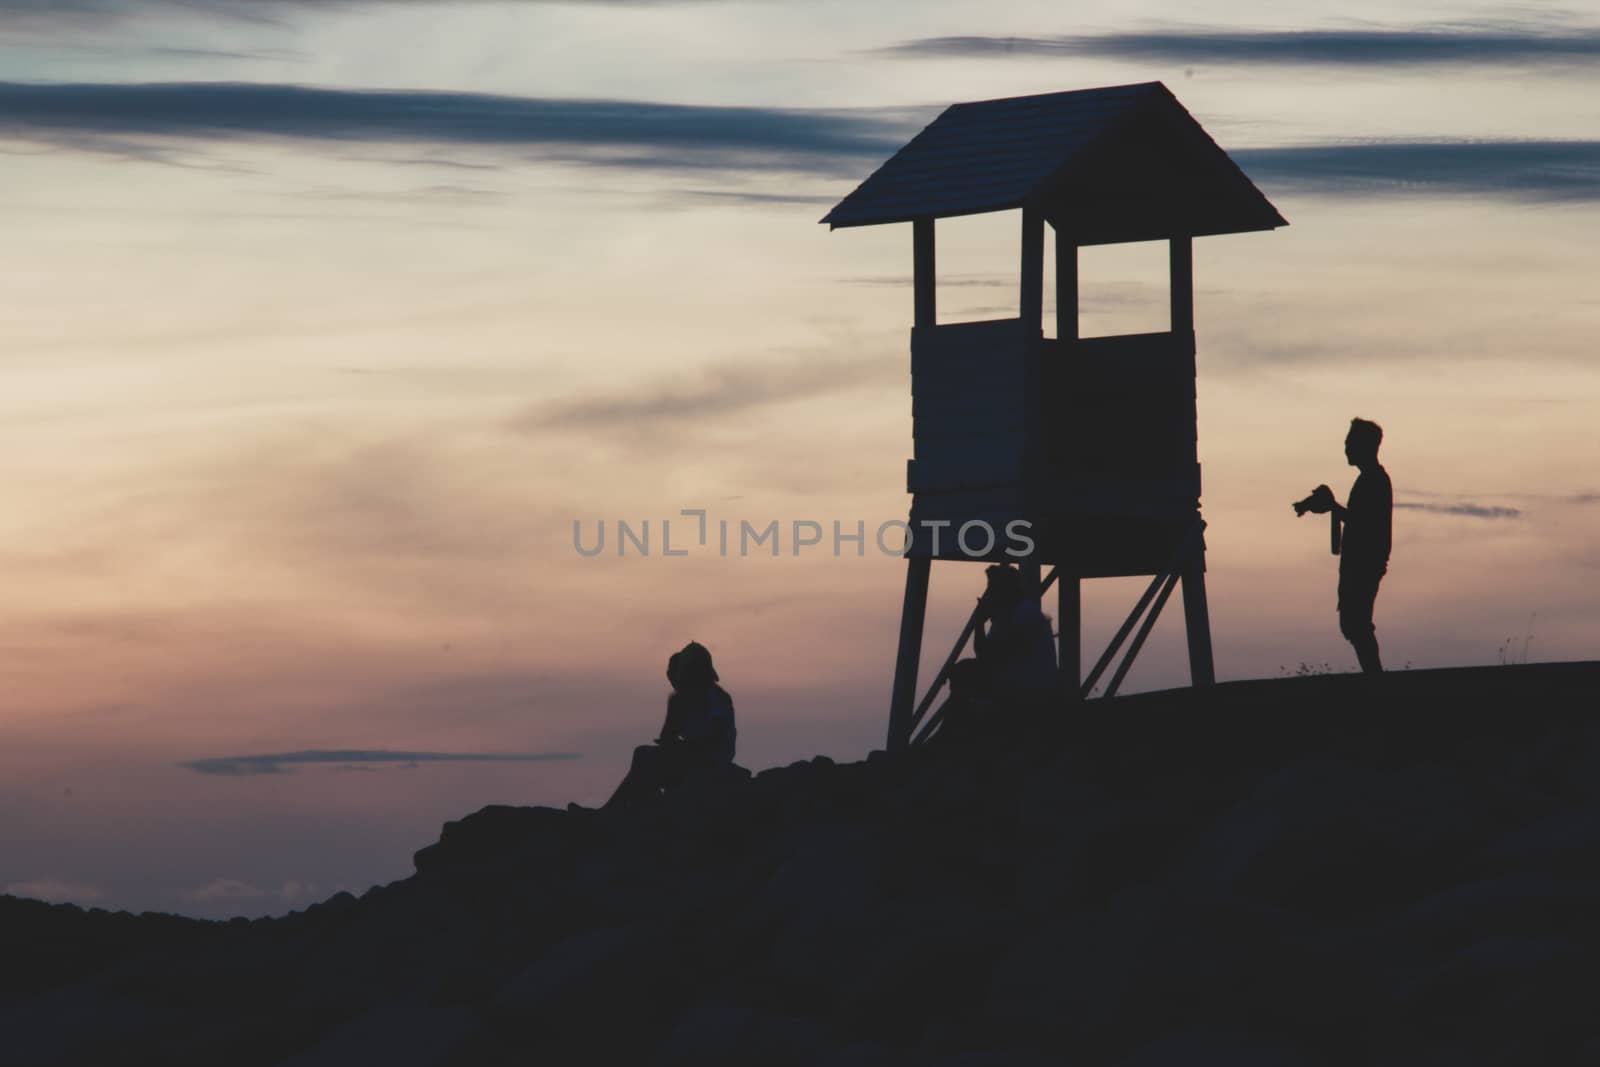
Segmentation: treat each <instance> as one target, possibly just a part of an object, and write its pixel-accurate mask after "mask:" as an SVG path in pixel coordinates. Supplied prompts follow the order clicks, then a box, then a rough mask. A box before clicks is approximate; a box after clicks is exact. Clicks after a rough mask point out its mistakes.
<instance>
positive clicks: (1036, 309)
mask: <svg viewBox="0 0 1600 1067" xmlns="http://www.w3.org/2000/svg"><path fill="white" fill-rule="evenodd" d="M1021 303H1022V312H1021V314H1022V330H1023V333H1024V335H1025V336H1028V337H1032V336H1034V335H1035V334H1037V333H1038V332H1039V330H1040V328H1041V326H1042V325H1043V322H1044V216H1043V215H1041V214H1039V212H1038V211H1036V210H1034V209H1033V208H1027V207H1025V208H1023V209H1022V301H1021Z"/></svg>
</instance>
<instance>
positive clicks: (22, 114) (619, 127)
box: [0, 82, 914, 174]
mask: <svg viewBox="0 0 1600 1067" xmlns="http://www.w3.org/2000/svg"><path fill="white" fill-rule="evenodd" d="M907 123H908V119H907V116H906V115H905V114H903V113H900V112H866V111H844V110H841V111H824V110H802V109H788V108H768V107H699V106H691V105H680V104H660V103H648V102H643V101H633V100H563V99H552V98H540V97H518V96H497V95H490V94H484V93H456V92H419V91H409V90H356V89H326V88H312V87H306V86H298V85H264V84H243V83H198V82H196V83H187V82H185V83H157V84H145V85H110V84H74V85H65V84H60V85H49V84H46V85H30V84H22V83H17V82H0V136H9V137H12V138H17V139H22V140H27V141H33V142H39V143H45V144H49V145H52V146H55V147H63V148H76V149H83V150H92V151H113V152H117V153H119V154H121V153H123V152H125V151H126V146H127V145H128V144H129V143H130V142H132V143H134V144H142V143H144V142H146V141H148V140H154V141H156V143H157V144H158V145H159V144H160V143H161V142H162V141H165V140H179V141H188V142H196V141H201V142H216V141H248V140H275V139H291V140H295V139H297V140H310V141H336V142H339V143H341V144H344V145H351V146H354V145H369V144H379V143H384V144H408V145H451V146H477V147H480V148H496V149H501V150H509V151H513V152H516V153H518V154H521V155H524V156H531V157H533V158H540V159H553V160H559V161H566V162H577V163H587V164H591V165H599V166H614V167H648V168H652V169H662V168H666V169H684V170H695V169H744V170H756V171H766V170H787V171H807V172H816V173H826V174H856V173H857V172H859V171H860V169H861V167H862V165H863V163H865V162H868V161H877V160H879V159H881V158H882V157H883V156H885V155H887V154H888V153H889V152H892V151H893V150H894V149H895V148H897V147H899V144H900V142H901V141H902V140H903V135H904V134H905V133H906V131H907V129H908V128H911V129H914V124H913V125H912V126H909V127H908V124H907Z"/></svg>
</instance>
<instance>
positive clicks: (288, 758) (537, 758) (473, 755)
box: [178, 748, 583, 775]
mask: <svg viewBox="0 0 1600 1067" xmlns="http://www.w3.org/2000/svg"><path fill="white" fill-rule="evenodd" d="M582 758H583V754H582V753H579V752H498V753H496V752H393V751H389V750H388V749H381V748H372V749H361V748H338V749H304V750H302V751H299V752H272V753H267V754H265V755H260V756H218V757H215V758H213V759H198V760H187V761H185V762H183V763H180V764H178V766H180V767H184V768H186V769H188V770H191V771H199V772H200V773H201V774H220V775H244V774H282V773H284V766H285V765H286V764H296V763H312V764H315V763H331V764H359V763H483V762H511V763H533V762H544V761H550V760H575V759H582Z"/></svg>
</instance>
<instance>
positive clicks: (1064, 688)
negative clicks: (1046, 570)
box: [1056, 564, 1083, 707]
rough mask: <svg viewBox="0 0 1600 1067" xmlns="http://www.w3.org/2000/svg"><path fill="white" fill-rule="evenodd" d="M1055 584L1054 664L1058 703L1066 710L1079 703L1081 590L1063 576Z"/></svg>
mask: <svg viewBox="0 0 1600 1067" xmlns="http://www.w3.org/2000/svg"><path fill="white" fill-rule="evenodd" d="M1057 566H1065V564H1058V565H1057ZM1056 582H1057V586H1056V665H1057V672H1058V673H1059V674H1060V675H1061V702H1062V703H1063V704H1065V705H1067V706H1069V707H1070V706H1073V705H1076V704H1080V703H1082V701H1083V696H1082V694H1081V693H1079V692H1078V687H1079V686H1080V685H1082V684H1083V601H1082V587H1081V586H1080V585H1079V584H1078V582H1079V580H1078V579H1077V578H1075V577H1066V576H1063V577H1060V578H1057V579H1056Z"/></svg>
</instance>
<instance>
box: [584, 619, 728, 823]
mask: <svg viewBox="0 0 1600 1067" xmlns="http://www.w3.org/2000/svg"><path fill="white" fill-rule="evenodd" d="M667 681H668V682H670V683H672V695H671V696H669V697H668V698H667V717H666V721H665V722H663V723H662V724H661V736H660V737H657V738H656V739H655V741H654V743H652V744H648V745H640V746H639V747H638V748H636V749H634V750H633V765H632V766H631V767H629V768H628V774H627V776H626V777H625V778H623V779H622V782H621V784H620V785H618V786H617V791H616V792H615V793H613V794H612V796H611V799H610V800H608V801H606V807H608V808H618V807H628V806H630V805H633V804H637V803H639V802H641V801H644V800H648V799H650V798H652V797H655V796H658V795H659V794H660V793H661V791H662V790H663V789H671V788H672V787H673V786H676V785H679V784H681V783H682V782H683V781H685V780H686V779H688V778H690V777H691V776H695V775H698V774H704V773H707V772H716V771H719V770H725V769H727V768H730V767H732V766H733V752H734V744H735V742H736V740H737V738H738V730H737V729H736V728H735V727H734V719H733V698H732V697H730V696H729V695H728V693H727V690H725V689H723V688H722V686H720V685H718V684H717V683H718V681H719V679H718V677H717V671H716V668H715V667H714V666H712V663H711V652H710V651H709V650H708V649H707V648H706V647H705V646H704V645H702V644H700V643H699V642H698V641H690V642H689V643H688V644H687V645H685V646H683V648H682V649H681V650H680V651H678V652H674V653H673V654H672V657H671V658H670V659H669V660H667Z"/></svg>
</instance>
